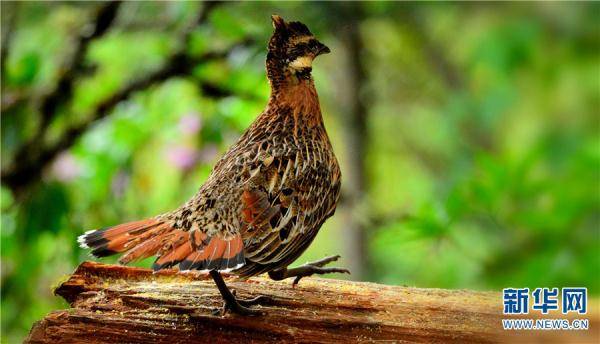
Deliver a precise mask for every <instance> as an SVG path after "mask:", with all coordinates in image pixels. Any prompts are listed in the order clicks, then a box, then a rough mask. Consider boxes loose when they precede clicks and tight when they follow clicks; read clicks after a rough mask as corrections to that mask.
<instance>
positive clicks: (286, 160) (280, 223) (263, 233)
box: [240, 150, 340, 265]
mask: <svg viewBox="0 0 600 344" xmlns="http://www.w3.org/2000/svg"><path fill="white" fill-rule="evenodd" d="M302 153H303V152H301V151H293V150H292V151H288V152H287V154H282V155H275V156H272V155H268V154H267V155H265V156H263V157H262V158H261V159H260V161H261V163H260V164H259V165H258V166H257V167H256V168H255V169H254V170H253V171H251V172H250V178H249V179H248V181H247V182H246V185H245V187H244V191H243V193H242V196H241V200H240V201H241V203H242V223H243V225H242V230H241V235H242V240H243V241H244V247H245V248H244V251H245V257H246V259H247V260H250V261H252V262H255V263H259V264H262V265H266V264H273V263H275V262H280V261H283V260H286V258H288V257H290V256H294V257H295V256H297V254H298V252H299V251H300V252H301V251H302V249H303V248H304V247H306V246H307V244H308V243H306V241H307V240H312V238H313V237H314V235H315V234H316V233H314V231H317V230H318V229H319V227H320V226H321V224H322V223H323V222H324V221H325V219H326V218H328V217H329V216H331V215H332V214H333V212H334V211H335V205H336V203H337V197H338V195H339V187H340V183H339V177H340V176H339V170H338V169H337V164H333V163H332V162H333V161H330V160H331V159H327V158H325V159H323V157H317V156H309V157H308V158H305V155H303V154H302ZM332 176H333V177H332Z"/></svg>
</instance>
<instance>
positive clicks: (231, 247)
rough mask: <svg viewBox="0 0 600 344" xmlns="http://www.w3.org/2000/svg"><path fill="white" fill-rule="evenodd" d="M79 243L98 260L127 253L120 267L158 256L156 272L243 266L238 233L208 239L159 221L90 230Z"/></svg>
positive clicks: (241, 247) (203, 235) (197, 233)
mask: <svg viewBox="0 0 600 344" xmlns="http://www.w3.org/2000/svg"><path fill="white" fill-rule="evenodd" d="M77 241H78V242H79V245H80V246H81V247H83V248H89V249H91V250H92V252H91V253H92V255H93V256H95V257H107V256H111V255H114V254H117V253H123V252H125V254H124V255H123V256H122V257H121V258H120V259H119V263H121V264H127V263H130V262H132V261H136V260H141V259H145V258H148V257H151V256H157V259H156V261H155V262H154V265H153V268H154V270H160V269H164V268H168V267H172V266H174V265H177V264H179V268H180V269H181V270H191V269H198V270H203V269H210V270H231V269H235V268H239V267H240V266H241V265H242V264H243V263H244V253H243V243H242V240H241V236H240V235H239V234H237V235H235V236H232V237H230V238H227V239H225V238H221V237H219V236H212V237H208V236H207V235H206V234H205V233H202V232H200V231H184V230H181V229H176V228H173V227H171V226H170V225H169V224H167V223H165V222H164V221H161V220H159V219H148V220H141V221H134V222H128V223H124V224H121V225H117V226H114V227H107V228H103V229H97V230H91V231H89V232H86V233H85V234H83V235H81V236H80V237H79V238H78V239H77Z"/></svg>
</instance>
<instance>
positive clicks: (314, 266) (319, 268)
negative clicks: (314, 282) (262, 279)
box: [269, 255, 350, 287]
mask: <svg viewBox="0 0 600 344" xmlns="http://www.w3.org/2000/svg"><path fill="white" fill-rule="evenodd" d="M339 258H340V255H335V256H331V257H325V258H323V259H321V260H317V261H314V262H309V263H306V264H304V265H301V266H299V267H297V268H292V269H287V268H284V269H279V270H274V271H271V272H269V277H271V278H272V279H274V280H276V281H280V280H282V279H286V278H291V277H295V278H294V282H293V283H292V286H293V287H295V286H296V285H297V284H298V282H300V280H301V279H302V278H303V277H308V276H312V275H324V274H329V273H346V274H350V270H348V269H344V268H337V267H335V268H324V267H323V266H325V265H327V264H329V263H331V262H335V261H336V260H338V259H339Z"/></svg>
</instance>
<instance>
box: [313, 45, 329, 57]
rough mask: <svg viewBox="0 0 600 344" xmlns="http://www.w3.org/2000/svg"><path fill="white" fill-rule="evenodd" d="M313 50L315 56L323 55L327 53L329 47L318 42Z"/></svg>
mask: <svg viewBox="0 0 600 344" xmlns="http://www.w3.org/2000/svg"><path fill="white" fill-rule="evenodd" d="M314 51H315V56H319V55H323V54H329V53H330V52H331V50H330V49H329V47H328V46H326V45H325V44H323V43H321V42H318V44H317V46H316V47H315V49H314Z"/></svg>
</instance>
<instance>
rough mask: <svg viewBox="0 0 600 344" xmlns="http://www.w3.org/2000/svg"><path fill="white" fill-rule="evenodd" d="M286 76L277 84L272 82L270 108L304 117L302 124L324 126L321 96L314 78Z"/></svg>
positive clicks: (289, 74) (288, 74) (291, 74)
mask: <svg viewBox="0 0 600 344" xmlns="http://www.w3.org/2000/svg"><path fill="white" fill-rule="evenodd" d="M286 74H287V75H285V76H284V77H283V78H282V79H279V80H278V82H277V83H275V82H273V81H271V97H270V98H269V105H268V107H269V108H278V109H290V110H291V111H290V112H291V115H293V116H294V117H298V116H301V117H302V122H304V123H307V124H312V125H322V124H323V118H322V115H321V107H320V105H319V96H318V95H317V90H316V88H315V84H314V82H313V79H312V77H310V78H305V77H298V76H296V75H294V74H293V73H286ZM296 119H298V118H296Z"/></svg>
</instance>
